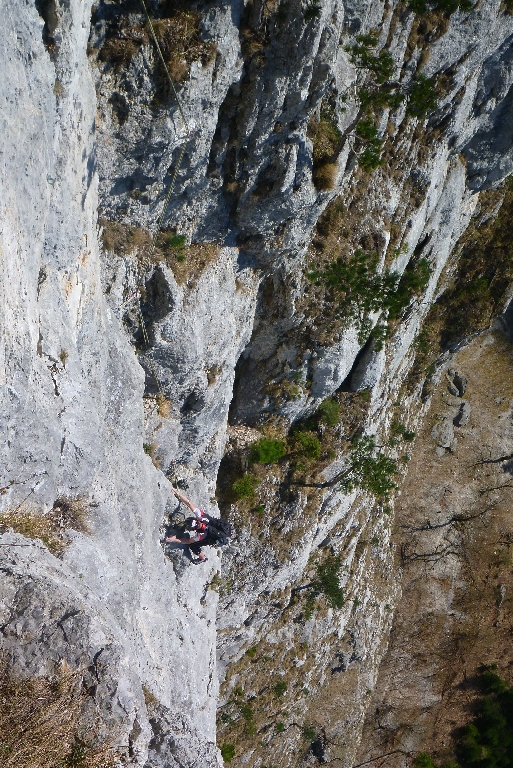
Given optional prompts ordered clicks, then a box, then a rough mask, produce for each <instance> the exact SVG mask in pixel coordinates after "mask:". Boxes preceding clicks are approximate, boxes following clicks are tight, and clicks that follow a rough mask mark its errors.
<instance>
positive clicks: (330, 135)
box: [308, 107, 342, 190]
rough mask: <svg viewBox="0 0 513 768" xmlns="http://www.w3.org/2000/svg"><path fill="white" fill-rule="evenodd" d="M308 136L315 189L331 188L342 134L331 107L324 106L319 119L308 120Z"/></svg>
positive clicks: (335, 172)
mask: <svg viewBox="0 0 513 768" xmlns="http://www.w3.org/2000/svg"><path fill="white" fill-rule="evenodd" d="M308 137H309V138H310V139H311V140H312V144H313V153H312V159H313V180H314V184H315V186H316V187H317V189H321V190H327V189H333V188H334V186H335V182H336V179H337V173H338V167H337V164H336V162H335V160H336V157H337V155H338V153H339V152H340V148H341V146H342V134H341V133H340V131H339V129H338V125H337V120H336V117H335V114H334V111H333V109H331V108H329V107H325V108H323V110H322V111H321V117H320V120H318V121H317V120H316V119H315V118H312V120H310V123H309V125H308Z"/></svg>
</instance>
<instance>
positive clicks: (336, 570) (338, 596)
mask: <svg viewBox="0 0 513 768" xmlns="http://www.w3.org/2000/svg"><path fill="white" fill-rule="evenodd" d="M341 567H342V559H341V557H340V555H329V556H328V557H327V558H326V560H325V561H324V562H323V563H320V564H319V565H318V566H317V575H316V577H315V579H314V581H313V583H312V594H313V595H314V596H317V595H320V594H323V595H324V596H325V597H326V598H327V599H328V602H329V604H330V605H331V607H332V608H342V607H343V605H344V593H343V591H342V588H341V586H340V582H339V574H340V569H341Z"/></svg>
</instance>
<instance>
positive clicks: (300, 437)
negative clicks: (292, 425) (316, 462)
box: [294, 432, 321, 459]
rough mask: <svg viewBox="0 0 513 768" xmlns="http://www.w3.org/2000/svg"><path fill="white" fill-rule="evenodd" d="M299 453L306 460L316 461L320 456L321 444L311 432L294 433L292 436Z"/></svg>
mask: <svg viewBox="0 0 513 768" xmlns="http://www.w3.org/2000/svg"><path fill="white" fill-rule="evenodd" d="M294 437H295V440H296V443H297V445H298V449H299V451H300V452H301V453H302V454H303V456H306V458H307V459H318V458H319V456H320V455H321V443H320V440H319V438H318V437H317V435H314V434H313V433H312V432H296V434H295V435H294Z"/></svg>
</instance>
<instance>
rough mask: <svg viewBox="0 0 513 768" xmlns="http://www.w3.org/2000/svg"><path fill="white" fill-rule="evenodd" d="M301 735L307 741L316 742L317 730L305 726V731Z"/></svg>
mask: <svg viewBox="0 0 513 768" xmlns="http://www.w3.org/2000/svg"><path fill="white" fill-rule="evenodd" d="M301 735H302V736H303V738H304V739H305V740H306V741H310V742H312V741H315V740H316V738H317V731H316V730H315V728H314V727H313V726H311V725H305V726H303V730H302V732H301Z"/></svg>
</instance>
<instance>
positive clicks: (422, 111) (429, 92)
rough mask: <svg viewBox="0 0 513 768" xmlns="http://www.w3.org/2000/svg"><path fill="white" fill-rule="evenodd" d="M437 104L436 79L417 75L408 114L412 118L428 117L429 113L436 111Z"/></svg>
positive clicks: (410, 96)
mask: <svg viewBox="0 0 513 768" xmlns="http://www.w3.org/2000/svg"><path fill="white" fill-rule="evenodd" d="M437 104H438V94H437V92H436V86H435V81H434V79H433V78H431V77H426V76H425V75H417V77H416V78H415V80H414V81H413V83H412V85H411V88H410V93H409V99H408V106H407V108H406V112H407V114H408V115H411V116H412V117H426V115H427V114H428V112H431V111H432V110H433V109H436V106H437Z"/></svg>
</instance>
